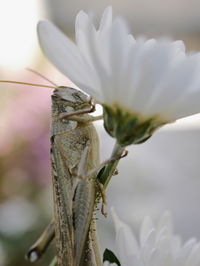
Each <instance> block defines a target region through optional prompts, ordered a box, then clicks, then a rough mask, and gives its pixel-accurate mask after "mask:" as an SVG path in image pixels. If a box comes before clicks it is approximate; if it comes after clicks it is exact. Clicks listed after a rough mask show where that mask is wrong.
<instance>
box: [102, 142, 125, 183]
mask: <svg viewBox="0 0 200 266" xmlns="http://www.w3.org/2000/svg"><path fill="white" fill-rule="evenodd" d="M124 150H125V147H122V146H120V145H119V144H118V143H117V142H116V143H115V146H114V149H113V151H112V155H111V158H118V157H120V156H122V154H123V152H124ZM118 163H119V160H116V161H114V162H113V163H109V164H108V165H107V166H105V168H104V170H103V173H102V174H101V175H100V178H99V181H100V182H101V183H102V184H103V185H104V188H106V187H107V185H108V183H109V182H110V179H111V177H112V176H113V173H114V171H115V169H116V167H117V165H118Z"/></svg>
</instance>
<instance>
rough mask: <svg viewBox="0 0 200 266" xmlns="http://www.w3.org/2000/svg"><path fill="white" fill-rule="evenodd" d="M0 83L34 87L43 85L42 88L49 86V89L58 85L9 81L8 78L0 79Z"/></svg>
mask: <svg viewBox="0 0 200 266" xmlns="http://www.w3.org/2000/svg"><path fill="white" fill-rule="evenodd" d="M0 83H13V84H21V85H30V86H35V87H44V88H51V89H56V88H57V87H58V86H49V85H41V84H34V83H29V82H21V81H10V80H0Z"/></svg>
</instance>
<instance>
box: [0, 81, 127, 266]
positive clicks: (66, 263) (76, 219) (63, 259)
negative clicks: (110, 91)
mask: <svg viewBox="0 0 200 266" xmlns="http://www.w3.org/2000/svg"><path fill="white" fill-rule="evenodd" d="M1 82H10V81H1ZM13 83H18V84H27V85H33V86H40V85H36V84H31V83H24V82H13ZM53 85H55V84H53ZM42 86H43V87H51V88H54V91H53V95H52V121H51V135H50V138H51V149H50V152H51V165H52V181H53V195H54V220H53V221H52V222H51V224H50V225H49V227H48V228H47V229H46V230H45V232H44V233H43V234H42V236H41V237H40V238H39V239H38V241H37V242H36V243H35V244H34V245H33V246H32V247H31V249H30V250H29V252H28V254H27V257H28V259H29V260H31V261H35V260H37V259H38V258H39V257H40V256H41V255H42V253H43V252H44V251H45V249H46V248H47V246H48V244H49V243H50V242H51V240H52V239H53V238H54V235H55V237H56V245H57V260H56V265H57V266H79V265H82V266H84V265H85V266H89V265H90V266H95V265H97V266H98V265H101V259H100V255H99V251H98V245H97V241H96V234H95V221H94V220H92V216H93V211H94V206H96V198H97V194H98V190H97V183H96V182H97V180H96V176H97V174H98V170H100V169H101V167H103V166H104V165H105V164H108V163H112V162H113V160H114V161H116V160H119V159H120V158H121V157H119V158H114V159H110V160H107V161H105V162H104V163H103V164H100V163H99V140H98V135H97V132H96V130H95V128H94V126H93V124H92V122H93V121H95V120H98V119H101V118H102V116H98V117H92V116H90V115H89V113H90V112H92V111H94V103H93V102H92V100H91V98H90V97H88V96H87V95H85V94H84V93H82V92H81V91H79V90H76V89H74V88H69V87H64V86H61V87H57V88H55V86H53V87H52V86H45V85H41V87H42ZM125 155H126V154H125ZM122 157H123V156H122ZM94 169H96V170H94ZM87 173H90V174H89V175H87Z"/></svg>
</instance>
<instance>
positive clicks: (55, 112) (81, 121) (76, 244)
mask: <svg viewBox="0 0 200 266" xmlns="http://www.w3.org/2000/svg"><path fill="white" fill-rule="evenodd" d="M93 109H94V106H93V104H92V102H91V99H90V98H89V97H88V96H86V95H85V94H83V93H82V92H80V91H78V90H76V89H73V88H66V87H59V88H57V89H55V90H54V92H53V95H52V124H51V164H52V179H53V194H54V208H55V213H54V220H55V235H56V243H57V265H59V266H60V265H62V266H75V265H77V266H78V265H88V261H87V260H88V259H87V252H88V244H89V242H90V240H89V239H88V237H89V229H90V224H91V219H92V215H93V210H94V204H95V198H96V183H95V175H96V173H94V174H93V176H92V177H89V178H79V177H77V176H80V175H81V174H84V173H86V172H90V171H92V170H93V169H97V168H98V166H99V164H100V162H99V141H98V135H97V132H96V130H95V128H94V126H93V124H92V121H94V120H96V119H97V118H96V117H91V116H90V115H89V114H88V113H89V112H91V111H93Z"/></svg>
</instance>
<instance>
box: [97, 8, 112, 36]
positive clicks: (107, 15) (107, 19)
mask: <svg viewBox="0 0 200 266" xmlns="http://www.w3.org/2000/svg"><path fill="white" fill-rule="evenodd" d="M111 25H112V6H108V7H107V8H106V9H105V10H104V12H103V15H102V17H101V22H100V26H99V31H100V32H102V31H103V30H106V29H108V28H110V27H111Z"/></svg>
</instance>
